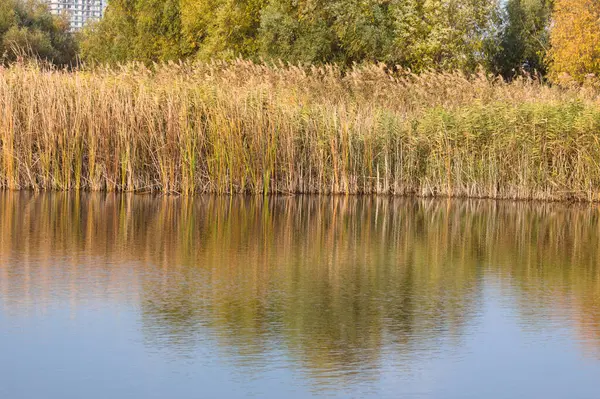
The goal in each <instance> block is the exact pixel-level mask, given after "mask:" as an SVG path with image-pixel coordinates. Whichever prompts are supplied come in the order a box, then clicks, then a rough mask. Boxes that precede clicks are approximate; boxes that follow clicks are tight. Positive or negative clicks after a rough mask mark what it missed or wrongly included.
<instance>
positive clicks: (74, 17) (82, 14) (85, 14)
mask: <svg viewBox="0 0 600 399" xmlns="http://www.w3.org/2000/svg"><path fill="white" fill-rule="evenodd" d="M42 1H44V2H45V3H47V4H48V6H49V7H50V12H52V13H53V14H57V15H59V14H64V13H66V14H67V15H68V16H69V21H70V22H71V29H73V30H78V29H81V28H82V27H83V26H84V25H85V23H86V22H87V21H88V20H98V19H100V18H102V14H103V13H104V9H105V8H106V6H107V4H108V0H42Z"/></svg>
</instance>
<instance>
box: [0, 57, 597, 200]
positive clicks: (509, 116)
mask: <svg viewBox="0 0 600 399" xmlns="http://www.w3.org/2000/svg"><path fill="white" fill-rule="evenodd" d="M599 94H600V92H599V91H597V90H596V89H595V88H591V87H579V88H570V89H569V88H557V87H549V86H546V85H544V84H541V83H539V82H536V81H534V80H528V79H521V80H518V81H515V82H512V83H510V84H508V83H504V82H502V81H499V80H497V79H493V78H491V77H489V76H485V75H475V76H471V77H468V76H465V75H462V74H459V73H449V74H439V73H425V74H421V75H414V74H411V73H408V72H389V71H387V70H386V68H385V67H383V66H377V65H371V66H362V67H356V68H354V69H353V70H350V71H346V72H344V73H342V71H341V70H339V69H338V68H336V67H333V66H324V67H296V66H283V65H282V66H266V65H259V64H254V63H251V62H247V61H241V60H238V61H235V62H230V63H224V62H213V63H205V64H169V65H155V66H154V67H153V68H151V69H149V68H146V67H144V66H142V65H138V64H130V65H125V66H121V67H118V68H96V69H93V70H80V71H74V72H73V71H72V72H67V71H58V70H51V69H45V68H42V67H40V66H36V65H15V66H12V67H8V68H5V69H2V70H0V188H7V189H33V190H90V191H135V192H163V193H179V194H190V193H254V194H270V193H322V194H332V193H336V194H371V193H378V194H393V195H407V194H413V195H419V196H457V197H479V198H483V197H490V198H515V199H517V198H518V199H544V200H562V199H576V200H583V201H597V200H600V144H599V132H600V108H599V107H598V105H599V102H598V100H599Z"/></svg>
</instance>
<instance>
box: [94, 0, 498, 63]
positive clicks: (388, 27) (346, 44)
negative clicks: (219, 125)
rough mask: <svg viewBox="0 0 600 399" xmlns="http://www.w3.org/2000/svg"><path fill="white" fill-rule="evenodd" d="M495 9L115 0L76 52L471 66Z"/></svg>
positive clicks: (348, 1)
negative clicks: (80, 48) (80, 49)
mask: <svg viewBox="0 0 600 399" xmlns="http://www.w3.org/2000/svg"><path fill="white" fill-rule="evenodd" d="M498 7H499V6H498V3H496V1H495V0H494V1H489V0H408V1H405V0H385V1H384V0H330V1H327V2H321V1H317V0H303V1H298V0H216V1H212V0H181V1H180V2H177V1H175V0H113V1H112V2H111V3H110V4H109V7H108V11H107V13H106V17H105V18H104V20H102V21H101V22H99V23H98V24H96V25H93V26H91V27H89V28H88V29H87V31H86V34H84V43H83V45H82V47H83V49H84V51H83V54H84V57H85V58H87V59H96V60H99V61H102V62H106V61H108V62H111V61H127V60H141V61H166V60H170V59H176V58H185V57H190V56H194V57H198V58H201V59H210V58H220V59H232V58H236V57H239V56H241V57H244V58H250V59H260V58H263V59H274V60H283V61H288V62H293V63H296V62H310V63H330V62H336V63H341V64H344V65H351V64H352V63H360V62H385V63H387V64H390V65H394V64H399V65H401V66H403V67H410V68H414V69H415V70H424V69H430V68H434V69H444V70H449V69H454V68H460V69H466V70H473V69H474V68H475V67H476V66H477V64H479V63H481V62H483V60H484V59H485V57H486V54H485V52H486V47H485V46H484V43H485V41H486V39H487V38H488V37H489V31H490V29H493V27H494V24H495V23H496V21H497V10H498ZM166 10H170V11H169V12H166ZM128 49H129V50H128ZM165 49H170V50H171V51H166V50H165Z"/></svg>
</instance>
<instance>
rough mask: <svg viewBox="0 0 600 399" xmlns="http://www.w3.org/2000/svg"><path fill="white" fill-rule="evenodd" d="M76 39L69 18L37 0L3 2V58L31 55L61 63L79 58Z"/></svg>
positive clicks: (0, 7) (0, 21)
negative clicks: (52, 13) (59, 15)
mask: <svg viewBox="0 0 600 399" xmlns="http://www.w3.org/2000/svg"><path fill="white" fill-rule="evenodd" d="M76 51H77V47H76V43H75V40H74V37H73V35H72V34H71V33H70V32H69V25H68V22H67V21H66V19H64V18H62V17H57V16H53V15H51V14H50V13H49V11H48V8H47V7H46V6H45V5H44V4H42V3H39V2H37V1H36V0H25V1H21V0H2V2H1V3H0V62H1V61H4V62H11V61H14V60H15V59H17V58H18V57H19V56H31V57H36V58H39V59H42V60H44V61H49V62H52V63H55V64H59V65H66V64H69V63H71V62H73V61H74V60H75V56H76Z"/></svg>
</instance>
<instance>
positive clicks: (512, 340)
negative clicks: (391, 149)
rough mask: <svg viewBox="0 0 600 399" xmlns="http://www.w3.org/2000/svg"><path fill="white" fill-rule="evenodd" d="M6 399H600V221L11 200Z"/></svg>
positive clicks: (1, 324) (367, 205)
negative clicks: (307, 398) (243, 398)
mask: <svg viewBox="0 0 600 399" xmlns="http://www.w3.org/2000/svg"><path fill="white" fill-rule="evenodd" d="M0 218H1V219H0V220H1V223H0V398H8V399H17V398H27V399H29V398H60V399H67V398H77V399H79V398H86V399H92V398H98V399H107V398H144V399H146V398H237V397H257V398H277V399H279V398H286V399H289V398H306V397H343V398H346V397H357V398H368V397H377V398H444V399H445V398H477V399H479V398H485V399H496V398H507V399H508V398H510V399H513V398H543V399H550V398H561V399H562V398H590V399H592V398H594V399H595V398H598V397H599V396H598V395H600V249H599V247H600V210H599V208H598V207H597V206H566V205H558V204H525V203H511V202H491V201H445V200H444V201H439V200H438V201H429V200H421V201H419V200H408V199H388V198H379V199H357V198H343V197H340V198H320V199H319V198H314V197H302V198H272V199H270V200H268V201H266V202H265V201H263V200H262V199H253V198H245V199H244V198H222V199H216V198H209V197H206V198H203V197H200V198H195V199H182V198H179V199H177V198H162V197H161V198H154V197H151V196H113V195H108V196H106V195H81V196H76V195H65V194H51V195H35V194H29V193H0Z"/></svg>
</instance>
